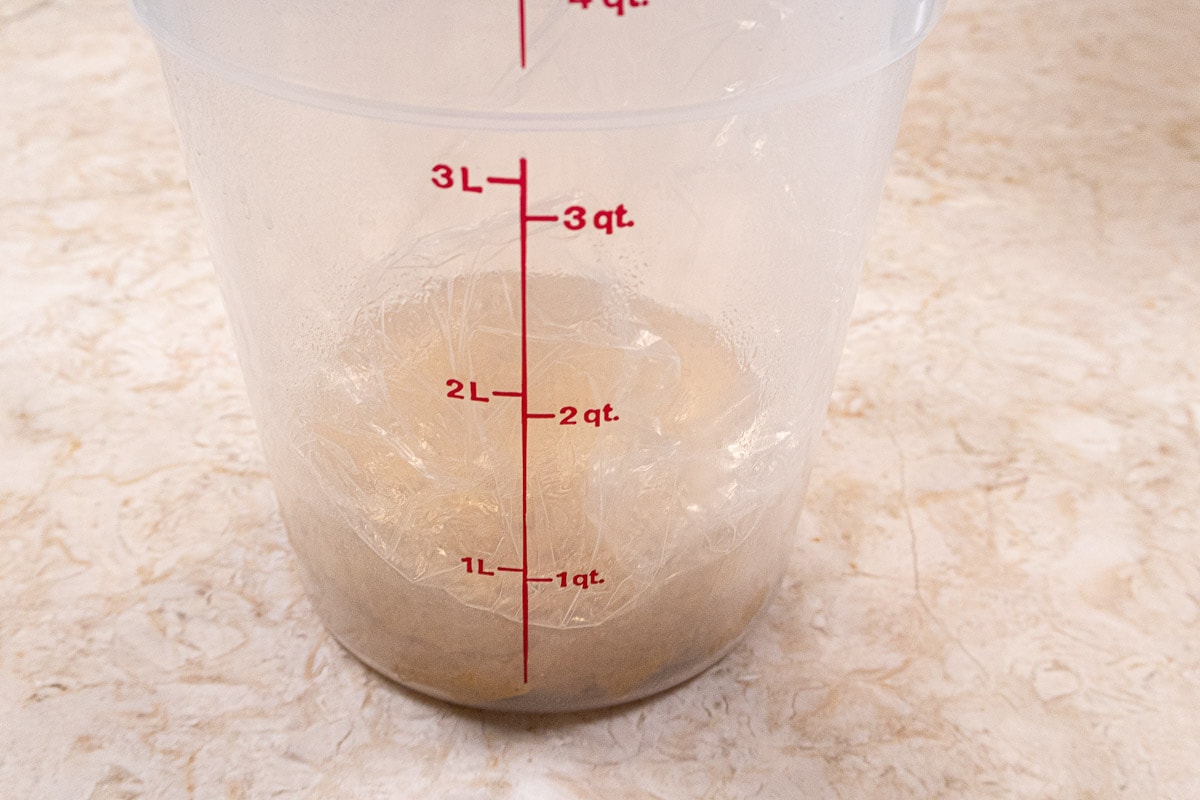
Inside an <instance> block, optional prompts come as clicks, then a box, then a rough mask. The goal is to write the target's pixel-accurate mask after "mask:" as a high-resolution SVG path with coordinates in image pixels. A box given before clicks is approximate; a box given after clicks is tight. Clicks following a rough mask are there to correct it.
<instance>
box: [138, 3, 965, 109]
mask: <svg viewBox="0 0 1200 800" xmlns="http://www.w3.org/2000/svg"><path fill="white" fill-rule="evenodd" d="M129 5H130V8H131V10H132V12H133V16H134V18H135V19H136V20H137V21H138V23H139V24H141V26H142V27H143V28H144V29H145V30H146V32H147V33H148V34H149V36H150V38H151V39H152V40H153V41H154V42H155V44H157V45H158V46H159V47H161V48H162V49H164V50H166V51H167V52H169V53H171V54H172V55H174V56H176V57H177V58H180V59H182V60H184V61H186V62H189V63H190V64H192V66H195V67H197V68H198V69H200V70H202V71H204V72H207V73H209V74H210V75H212V76H214V77H217V78H221V79H223V80H226V81H229V82H231V83H234V84H238V85H241V86H245V87H247V88H249V89H254V90H256V91H259V92H262V93H264V94H267V95H271V96H273V97H276V98H279V99H281V100H288V101H290V102H294V103H299V104H302V105H307V106H314V107H316V108H321V109H325V110H327V111H335V112H340V113H344V114H350V115H354V116H358V117H368V118H373V119H379V120H385V121H389V122H400V123H405V124H410V125H419V126H425V127H437V128H460V129H461V128H476V129H480V130H493V131H521V132H537V131H592V130H615V129H619V128H645V127H654V126H663V125H675V124H679V123H686V122H697V121H699V120H704V119H710V118H714V117H730V116H736V115H738V114H744V113H755V112H762V111H768V110H770V109H772V108H775V107H778V106H782V105H786V104H789V103H794V102H797V101H800V100H805V99H807V98H810V97H813V96H815V95H818V94H823V93H825V92H828V91H831V90H833V89H837V88H840V87H841V86H845V85H848V84H851V83H854V82H855V81H858V80H860V79H862V78H865V77H867V76H869V75H872V74H874V73H876V72H880V71H882V70H884V69H886V68H887V67H889V66H891V65H892V64H894V63H895V62H897V61H900V60H901V59H903V58H905V57H906V56H908V55H909V54H910V53H912V52H913V51H914V50H915V49H916V48H917V47H918V46H919V45H920V44H921V42H923V41H924V40H925V38H926V37H927V36H928V35H929V32H930V31H931V30H932V29H933V27H934V25H936V24H937V21H938V20H939V19H940V18H941V15H942V12H943V10H944V9H945V5H946V2H945V0H927V1H926V2H922V3H921V4H920V6H921V9H922V11H923V12H924V13H923V16H921V17H920V18H919V19H918V20H917V23H916V24H915V25H914V26H913V30H912V32H911V33H910V35H909V36H908V37H907V38H905V39H903V40H901V41H900V42H898V43H897V44H896V45H895V46H894V47H892V48H890V49H887V50H883V51H880V52H879V53H878V54H876V55H875V56H873V57H871V58H865V59H862V60H860V61H857V62H855V63H853V64H850V65H849V66H846V67H843V68H842V69H839V70H836V71H834V72H831V73H828V74H823V75H819V76H817V77H815V78H812V79H810V80H806V81H801V82H799V83H795V84H790V85H786V86H781V87H778V88H771V89H759V90H752V91H750V92H748V93H746V94H741V95H731V96H729V97H723V98H720V99H718V100H710V101H707V102H703V103H692V104H686V105H678V106H664V107H662V108H647V109H637V110H634V111H616V110H610V111H596V112H578V111H564V112H538V111H503V110H500V111H483V110H472V109H457V108H438V107H435V106H422V105H410V104H406V103H398V102H393V101H387V100H375V99H368V98H365V97H358V96H355V95H349V94H342V93H338V92H330V91H327V90H323V89H317V88H314V87H311V86H306V85H304V84H302V83H297V82H294V81H288V80H282V79H280V78H278V77H276V76H273V75H268V74H265V73H263V72H259V71H254V70H247V69H244V68H242V67H240V66H237V65H235V64H231V63H229V62H228V61H225V60H223V59H221V58H217V57H215V56H213V55H212V54H210V53H208V52H206V51H204V50H202V49H201V48H199V47H196V46H194V45H192V44H190V43H188V42H186V41H184V40H183V39H182V38H180V37H179V36H176V35H174V34H173V33H171V32H170V31H168V30H166V29H164V28H163V27H162V26H160V25H158V24H157V23H156V21H155V20H154V19H152V18H151V17H150V15H149V13H148V10H147V8H146V4H145V0H130V3H129Z"/></svg>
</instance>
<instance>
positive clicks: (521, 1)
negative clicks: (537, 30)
mask: <svg viewBox="0 0 1200 800" xmlns="http://www.w3.org/2000/svg"><path fill="white" fill-rule="evenodd" d="M517 18H518V22H519V24H520V28H521V69H525V0H517Z"/></svg>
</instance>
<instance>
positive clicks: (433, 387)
mask: <svg viewBox="0 0 1200 800" xmlns="http://www.w3.org/2000/svg"><path fill="white" fill-rule="evenodd" d="M527 292H528V310H527V313H528V319H527V326H528V339H527V342H528V344H527V346H528V365H529V367H528V369H529V373H528V386H529V411H530V413H531V414H545V415H546V416H545V417H540V416H539V417H534V418H533V419H530V420H529V424H528V459H527V466H526V471H525V480H526V482H527V487H528V495H527V496H528V511H527V520H528V522H527V524H528V531H527V550H528V574H529V576H530V577H531V578H532V579H536V580H533V581H531V583H530V584H529V599H528V608H529V612H528V613H529V655H528V680H527V681H526V680H525V674H524V668H523V659H524V656H523V650H524V640H523V634H522V603H523V589H522V577H521V574H520V572H519V571H517V570H519V568H520V566H521V563H522V493H523V491H522V486H523V481H522V446H521V436H522V433H521V400H520V397H518V396H514V395H517V394H519V391H520V389H521V371H520V365H521V338H520V330H521V321H520V290H519V285H518V279H517V276H516V275H515V274H514V273H503V272H490V273H489V272H485V273H480V274H476V275H471V276H460V277H458V278H455V279H450V280H442V281H440V282H436V283H433V284H431V285H429V286H427V287H426V289H425V291H423V292H421V293H418V294H415V295H411V296H405V297H392V296H387V297H383V298H381V299H379V300H378V301H377V302H375V303H373V304H370V305H368V306H366V307H364V308H362V309H361V310H360V311H359V312H358V313H357V315H356V316H355V318H354V319H353V320H351V321H349V322H348V323H347V325H346V331H345V335H344V336H343V337H342V338H341V340H340V341H339V342H338V343H337V344H336V345H335V352H333V353H330V354H329V357H328V358H325V359H322V363H323V364H327V365H329V366H328V368H327V369H325V370H324V371H322V372H320V373H319V378H318V379H317V385H315V386H313V387H311V390H310V391H306V392H304V396H306V397H309V398H311V405H309V406H308V407H307V408H306V409H305V410H304V412H303V413H302V414H301V420H300V423H299V424H298V425H297V426H296V427H295V433H294V434H293V437H294V438H293V441H292V447H293V448H294V451H295V452H294V455H295V456H296V457H295V458H293V459H290V460H289V461H288V464H287V466H286V467H285V469H283V470H280V471H278V472H277V474H276V484H277V487H278V490H279V493H280V502H281V506H282V509H283V513H284V515H285V518H286V522H287V525H288V529H289V532H290V535H291V537H292V541H293V544H294V546H295V548H296V551H297V554H298V555H299V558H300V562H301V564H302V565H303V567H304V570H305V573H306V576H307V579H308V583H309V586H310V591H311V592H312V594H313V596H314V597H315V599H316V603H317V605H318V607H319V609H320V611H321V613H322V615H323V616H324V618H325V619H326V621H327V623H328V624H329V627H330V629H331V630H332V631H333V632H334V634H335V635H336V636H338V638H339V639H340V640H341V641H342V642H343V643H344V644H345V645H346V646H347V647H349V648H350V649H351V650H352V651H353V652H355V653H356V654H357V655H358V656H359V657H361V658H362V659H363V660H365V661H366V662H368V663H370V664H371V665H373V666H374V667H375V668H376V669H378V670H380V671H381V672H383V673H384V674H386V675H388V676H390V677H392V678H394V679H396V680H398V681H400V682H401V683H404V684H407V685H409V686H412V687H414V688H417V689H420V690H421V691H424V692H427V693H429V694H432V695H434V696H437V697H442V698H444V699H448V700H452V701H456V702H462V703H469V704H473V705H479V706H485V707H493V708H503V709H513V710H528V711H539V710H550V709H556V710H561V709H565V708H586V707H592V706H601V705H610V704H612V703H615V702H621V701H626V700H632V699H635V698H637V697H641V696H645V695H647V694H650V693H653V692H655V691H658V690H660V689H663V688H666V687H667V686H669V685H671V684H673V683H677V682H678V681H679V680H682V679H684V678H686V677H688V676H690V675H692V674H695V673H696V672H699V671H700V670H702V669H704V668H705V667H706V666H708V665H709V664H711V663H713V662H714V661H715V660H717V659H718V658H720V657H721V656H722V655H723V654H724V653H725V652H726V651H727V650H728V649H729V648H730V647H731V646H732V645H733V643H734V642H735V641H736V640H737V638H738V637H739V636H740V635H741V633H742V632H743V631H744V630H745V628H746V626H747V624H748V623H749V621H750V620H751V619H752V618H753V617H754V616H755V614H756V613H757V612H758V611H759V610H760V609H761V608H762V607H763V606H764V605H765V603H766V602H767V600H768V599H769V597H770V595H771V594H772V592H773V591H774V589H775V587H776V586H777V584H778V581H779V578H780V574H781V568H782V564H781V560H780V559H779V557H778V554H779V553H780V552H781V544H780V537H781V536H784V535H787V534H789V533H790V532H791V531H793V530H794V529H795V521H796V516H797V515H798V513H799V507H800V502H801V492H800V491H798V489H797V486H798V484H799V483H801V481H802V475H803V472H804V469H803V464H802V463H801V461H802V454H803V451H804V448H803V447H800V446H798V445H797V443H796V442H794V441H793V440H792V437H791V435H790V432H789V431H788V430H787V429H785V428H782V427H781V426H780V425H779V424H778V421H775V422H776V424H774V425H772V424H771V422H772V420H770V419H769V416H768V415H767V414H766V413H765V412H764V410H763V404H762V403H761V399H760V396H759V395H760V386H759V382H758V381H757V380H756V379H755V377H754V375H753V374H752V373H751V372H750V371H748V370H747V369H746V368H744V366H743V364H742V363H741V362H740V361H739V358H738V356H737V354H736V353H735V352H734V351H733V349H732V348H731V346H730V345H729V344H728V343H727V342H726V341H724V340H723V339H722V337H721V336H720V335H719V334H718V333H717V331H716V329H715V328H713V327H711V326H709V325H707V324H705V323H704V322H703V321H701V320H696V319H692V318H689V317H687V316H684V315H682V314H679V313H677V312H674V311H671V310H668V309H666V308H664V307H662V306H660V305H656V304H653V303H651V302H649V301H646V300H643V299H639V298H637V297H630V296H628V295H626V294H622V293H620V291H619V290H617V289H609V288H607V287H605V286H604V285H603V284H601V283H598V282H592V281H589V280H585V279H581V278H575V277H567V276H544V275H543V276H532V277H531V278H530V283H529V286H528V290H527ZM572 409H573V410H574V413H571V410H572ZM589 411H591V412H593V413H590V414H589V413H587V412H589ZM585 418H586V419H585ZM572 423H574V424H572Z"/></svg>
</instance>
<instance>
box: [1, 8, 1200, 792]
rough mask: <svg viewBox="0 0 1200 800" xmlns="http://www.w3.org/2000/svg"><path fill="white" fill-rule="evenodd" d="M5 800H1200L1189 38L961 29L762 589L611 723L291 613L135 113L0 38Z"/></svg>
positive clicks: (238, 431)
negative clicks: (735, 628) (739, 629)
mask: <svg viewBox="0 0 1200 800" xmlns="http://www.w3.org/2000/svg"><path fill="white" fill-rule="evenodd" d="M0 122H2V124H0V222H2V225H0V399H2V402H0V798H4V800H9V799H10V798H11V799H12V800H16V799H17V798H27V797H28V798H132V797H154V798H187V797H195V798H260V797H319V798H329V797H348V798H392V797H397V798H402V797H420V798H446V799H447V800H463V799H464V798H476V797H481V798H482V797H487V798H535V799H536V798H585V799H587V798H617V797H619V798H631V799H636V798H672V799H673V798H749V797H762V798H854V799H855V800H871V799H873V798H922V799H925V798H963V797H968V798H1001V797H1005V798H1023V799H1024V800H1033V799H1034V798H1046V799H1047V800H1070V799H1071V798H1080V799H1081V800H1082V798H1177V799H1178V800H1195V798H1197V797H1200V6H1198V5H1197V4H1196V3H1195V2H1194V1H1193V0H1174V2H1168V1H1167V0H1132V2H1131V1H1130V0H1061V1H1060V2H1057V3H1041V2H1015V1H1014V2H1005V3H986V2H983V0H958V1H957V2H956V3H954V4H952V7H951V9H950V11H949V12H948V15H947V17H946V18H945V19H944V20H943V22H942V24H941V26H940V27H939V28H938V29H937V31H936V32H935V33H934V35H933V37H932V39H931V40H930V41H929V43H928V45H927V46H926V48H925V49H924V51H923V56H922V58H921V61H920V64H919V67H918V72H917V76H916V79H915V81H914V84H913V90H912V93H911V99H910V104H909V108H908V111H907V115H906V117H905V122H904V127H903V132H902V134H901V140H900V143H899V148H898V150H897V153H896V157H895V160H894V163H893V172H892V176H891V178H890V181H889V184H888V189H887V195H886V198H885V201H884V205H883V209H882V211H881V214H880V221H879V227H878V231H877V235H876V237H875V240H874V246H873V249H872V255H871V258H870V260H869V262H868V265H867V268H866V275H865V280H864V285H863V288H862V291H861V294H860V296H859V300H858V305H857V307H856V311H855V317H854V320H855V321H854V324H853V326H852V329H851V332H850V336H849V341H848V346H847V350H846V354H845V357H844V359H843V362H842V369H841V372H840V373H839V381H838V389H837V392H836V395H835V397H834V401H833V407H832V411H831V416H830V420H829V423H828V426H827V428H826V435H825V439H824V441H823V443H822V445H821V447H820V451H819V454H818V466H817V469H816V472H815V474H814V476H813V481H812V487H811V490H810V496H809V503H808V511H807V514H806V516H805V519H804V523H803V530H802V531H801V535H800V536H799V537H798V539H797V545H796V550H795V554H794V557H793V561H792V566H791V570H790V573H789V575H788V578H787V580H786V583H785V587H784V590H783V592H782V594H781V596H780V597H779V599H778V601H777V602H776V603H775V604H774V606H773V607H772V608H771V609H770V613H769V614H768V615H767V616H766V618H765V621H764V622H763V624H761V625H759V626H758V627H757V628H756V629H755V630H754V631H753V632H752V633H751V635H750V636H749V637H748V639H747V640H746V641H745V643H744V644H743V645H742V646H741V647H739V648H738V649H737V650H736V651H735V652H734V653H733V654H732V655H731V656H730V657H729V658H727V659H726V660H725V661H724V662H722V663H721V664H720V665H718V666H717V667H716V668H714V669H712V670H710V671H709V672H708V673H706V674H704V675H702V676H701V677H700V678H698V679H696V680H694V681H692V682H691V683H689V684H687V685H685V686H683V687H682V688H680V689H678V690H677V691H674V692H671V693H668V694H666V695H663V696H660V697H658V698H654V699H652V700H650V701H646V702H642V703H638V704H635V705H632V706H628V707H624V708H620V709H617V710H615V711H610V712H603V713H589V714H581V715H574V716H567V717H559V718H555V719H535V718H519V717H518V718H512V717H509V718H501V717H496V716H491V715H486V714H482V713H477V712H471V711H462V710H456V709H453V708H451V707H448V706H446V705H443V704H440V703H437V702H434V701H430V700H425V699H422V698H420V697H417V696H414V695H411V694H408V693H405V692H403V691H400V690H398V689H395V688H394V687H393V686H391V685H389V684H388V683H387V682H386V681H384V680H382V679H381V678H379V677H377V676H375V675H374V674H372V673H371V672H369V671H367V670H366V669H365V668H363V667H362V666H360V665H359V664H358V663H357V662H356V661H354V660H353V659H352V658H351V657H349V656H348V655H346V654H345V653H344V652H343V651H342V650H341V649H340V648H339V647H338V646H337V645H336V644H335V643H334V642H333V641H332V640H331V639H329V638H328V637H327V636H326V635H325V634H324V633H323V631H322V628H321V625H320V623H319V622H318V620H317V619H316V618H315V617H314V615H313V614H312V613H311V610H310V607H309V605H308V603H307V601H306V600H305V598H304V595H303V593H302V590H301V588H300V584H299V582H298V580H297V577H296V574H295V572H294V570H293V567H292V566H291V564H290V554H289V550H288V546H287V543H286V539H285V535H284V532H283V529H282V527H281V525H280V522H279V518H278V515H277V513H276V510H275V505H274V500H273V495H272V491H271V487H270V485H269V483H268V481H267V478H266V476H265V474H264V470H263V464H262V459H261V456H260V452H259V449H258V445H257V443H256V441H255V438H254V425H253V423H252V421H251V419H250V415H249V409H248V407H247V403H246V399H245V396H244V392H243V387H242V384H241V379H240V377H239V374H238V372H237V367H236V364H235V362H234V358H233V354H232V345H231V340H230V334H229V331H228V329H227V327H226V325H225V322H224V318H223V312H222V309H221V307H220V303H219V300H218V296H217V290H216V287H215V283H214V279H213V275H212V270H211V266H210V264H209V263H208V260H207V256H206V250H205V246H204V243H203V235H202V232H201V230H200V227H199V222H198V219H197V215H196V213H195V211H194V206H193V203H192V200H191V197H190V196H189V194H188V189H187V185H186V183H185V180H184V177H183V169H182V164H181V158H180V156H179V151H178V144H177V142H176V139H175V135H174V131H173V128H172V127H171V123H170V120H169V117H168V112H167V107H166V101H165V96H164V90H163V83H162V79H161V76H160V73H159V70H158V66H157V63H156V61H155V57H154V54H153V52H152V49H151V46H150V44H149V42H148V40H147V39H146V38H145V37H144V36H143V35H142V34H141V33H140V32H139V31H138V30H136V29H135V26H134V24H133V23H132V21H131V19H130V17H129V14H128V12H127V10H126V8H125V7H124V5H123V4H122V2H119V0H93V2H86V3H85V2H83V0H75V1H74V2H69V1H68V0H0Z"/></svg>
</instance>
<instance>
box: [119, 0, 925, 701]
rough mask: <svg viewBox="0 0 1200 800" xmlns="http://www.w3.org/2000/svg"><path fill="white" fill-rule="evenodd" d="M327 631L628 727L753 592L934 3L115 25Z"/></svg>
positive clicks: (468, 695) (467, 2)
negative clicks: (161, 134)
mask: <svg viewBox="0 0 1200 800" xmlns="http://www.w3.org/2000/svg"><path fill="white" fill-rule="evenodd" d="M133 6H134V9H135V12H136V13H137V15H138V16H139V17H140V19H141V21H142V22H143V23H144V24H145V26H146V27H147V28H148V29H149V31H150V33H151V34H152V35H153V37H154V39H155V40H156V42H157V44H158V47H159V52H160V56H161V59H162V64H163V68H164V72H165V75H166V79H167V83H168V87H169V91H170V97H171V103H172V107H173V110H174V114H175V117H176V120H177V122H178V126H179V129H180V133H181V138H182V141H183V145H184V149H185V152H186V157H187V164H188V169H189V174H190V177H191V181H192V184H193V188H194V191H195V194H196V197H197V200H198V202H199V206H200V209H201V213H202V215H203V217H204V219H205V221H206V224H207V226H208V229H209V232H210V238H211V246H212V254H213V259H214V261H215V263H216V267H217V273H218V278H219V282H220V286H221V290H222V293H223V296H224V300H225V303H226V307H227V309H228V311H229V314H230V317H231V318H232V321H233V329H234V333H235V336H236V340H237V347H238V354H239V358H240V360H241V364H242V367H243V369H244V372H245V376H246V383H247V386H248V389H249V392H250V396H251V400H252V403H253V407H254V410H255V415H256V418H257V421H258V425H259V427H260V430H261V434H262V438H263V443H264V448H265V451H266V456H267V461H268V465H269V467H270V470H271V474H272V478H273V480H274V483H275V486H276V490H277V493H278V498H279V504H280V509H281V511H282V515H283V519H284V521H285V523H286V525H287V529H288V533H289V536H290V539H291V542H292V544H293V547H294V549H295V552H296V555H297V557H298V559H299V563H300V566H301V567H302V573H303V575H304V578H305V581H306V584H307V587H308V590H309V592H310V595H311V597H312V598H313V602H314V603H315V605H316V607H317V609H318V611H319V613H320V614H321V616H322V618H323V619H324V621H325V624H326V625H327V626H328V628H329V629H330V630H331V631H332V632H333V634H334V635H335V636H336V637H337V638H338V639H339V640H340V641H341V642H342V643H343V644H344V645H345V646H346V647H347V648H348V649H349V650H350V651H352V652H353V653H355V654H356V655H357V656H358V657H359V658H361V659H362V660H363V661H364V662H366V663H367V664H369V665H371V666H372V667H374V668H375V669H377V670H378V671H380V672H381V673H383V674H384V675H387V676H389V677H390V678H393V679H395V680H396V681H399V682H400V683H402V684H405V685H407V686H409V687H411V688H414V689H417V690H419V691H421V692H425V693H427V694H430V695H433V696H435V697H439V698H443V699H446V700H450V701H453V702H457V703H463V704H468V705H474V706H479V707H484V708H493V709H509V710H517V711H554V710H567V709H580V708H589V707H596V706H604V705H611V704H615V703H620V702H625V701H628V700H633V699H636V698H639V697H643V696H646V695H649V694H651V693H654V692H657V691H660V690H662V689H665V688H667V687H669V686H671V685H673V684H676V683H679V682H680V681H682V680H685V679H687V678H689V677H691V676H693V675H695V674H697V673H698V672H700V671H701V670H703V669H704V668H706V667H708V666H709V665H711V664H713V663H714V662H716V661H717V660H718V659H720V658H721V657H722V656H723V655H724V654H725V653H726V652H728V651H729V649H730V648H731V647H732V646H733V645H734V644H735V643H736V642H737V640H738V639H739V637H740V636H741V635H742V633H743V632H744V631H745V629H746V627H747V625H748V624H749V623H750V621H751V620H752V619H753V618H754V617H755V616H756V615H757V614H758V613H759V612H760V611H761V610H762V609H763V608H764V606H766V605H767V603H768V602H769V600H770V598H771V596H772V594H773V593H774V591H775V590H776V588H777V587H778V585H779V582H780V579H781V576H782V573H783V570H784V567H785V565H786V563H787V554H788V552H789V549H790V545H791V540H792V536H793V533H794V531H795V528H796V525H797V519H798V516H799V513H800V508H801V502H802V499H803V495H804V488H805V482H806V479H807V475H808V468H809V454H810V451H811V449H812V445H813V442H814V440H815V438H816V437H817V434H818V430H819V428H820V426H821V423H822V421H823V418H824V414H825V408H826V405H827V403H828V400H829V394H830V391H831V387H832V382H833V375H834V369H835V367H836V363H837V359H838V354H839V352H840V350H841V346H842V341H843V336H844V332H845V328H846V323H847V319H848V316H849V313H850V308H851V304H852V301H853V296H854V292H855V288H856V284H857V280H858V274H859V271H860V267H861V264H862V261H863V256H864V250H865V245H866V241H867V237H868V234H869V229H870V226H871V222H872V218H873V215H874V212H875V209H876V206H877V204H878V200H879V196H880V192H881V186H882V182H883V177H884V172H885V169H886V164H887V160H888V156H889V154H890V151H891V148H892V145H893V143H894V140H895V135H896V128H897V125H898V122H899V118H900V112H901V108H902V105H903V100H904V95H905V90H906V88H907V85H908V81H909V77H910V73H911V69H912V64H913V58H914V50H915V48H916V46H917V45H918V43H919V42H920V41H921V39H922V38H923V37H924V36H925V35H926V33H927V32H928V31H929V29H930V27H931V26H932V25H933V23H934V21H935V20H936V18H937V17H938V16H939V14H940V12H941V9H942V6H943V2H942V0H890V1H888V2H882V1H881V2H871V3H866V2H858V3H847V2H843V0H686V2H684V0H436V1H435V0H423V1H422V2H416V1H415V0H387V1H386V2H381V1H380V0H360V2H357V3H345V2H342V1H341V0H307V1H306V2H303V3H280V2H276V0H237V2H232V1H231V0H223V1H222V0H216V1H215V2H214V0H209V1H208V2H203V3H202V2H200V1H199V0H134V2H133Z"/></svg>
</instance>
